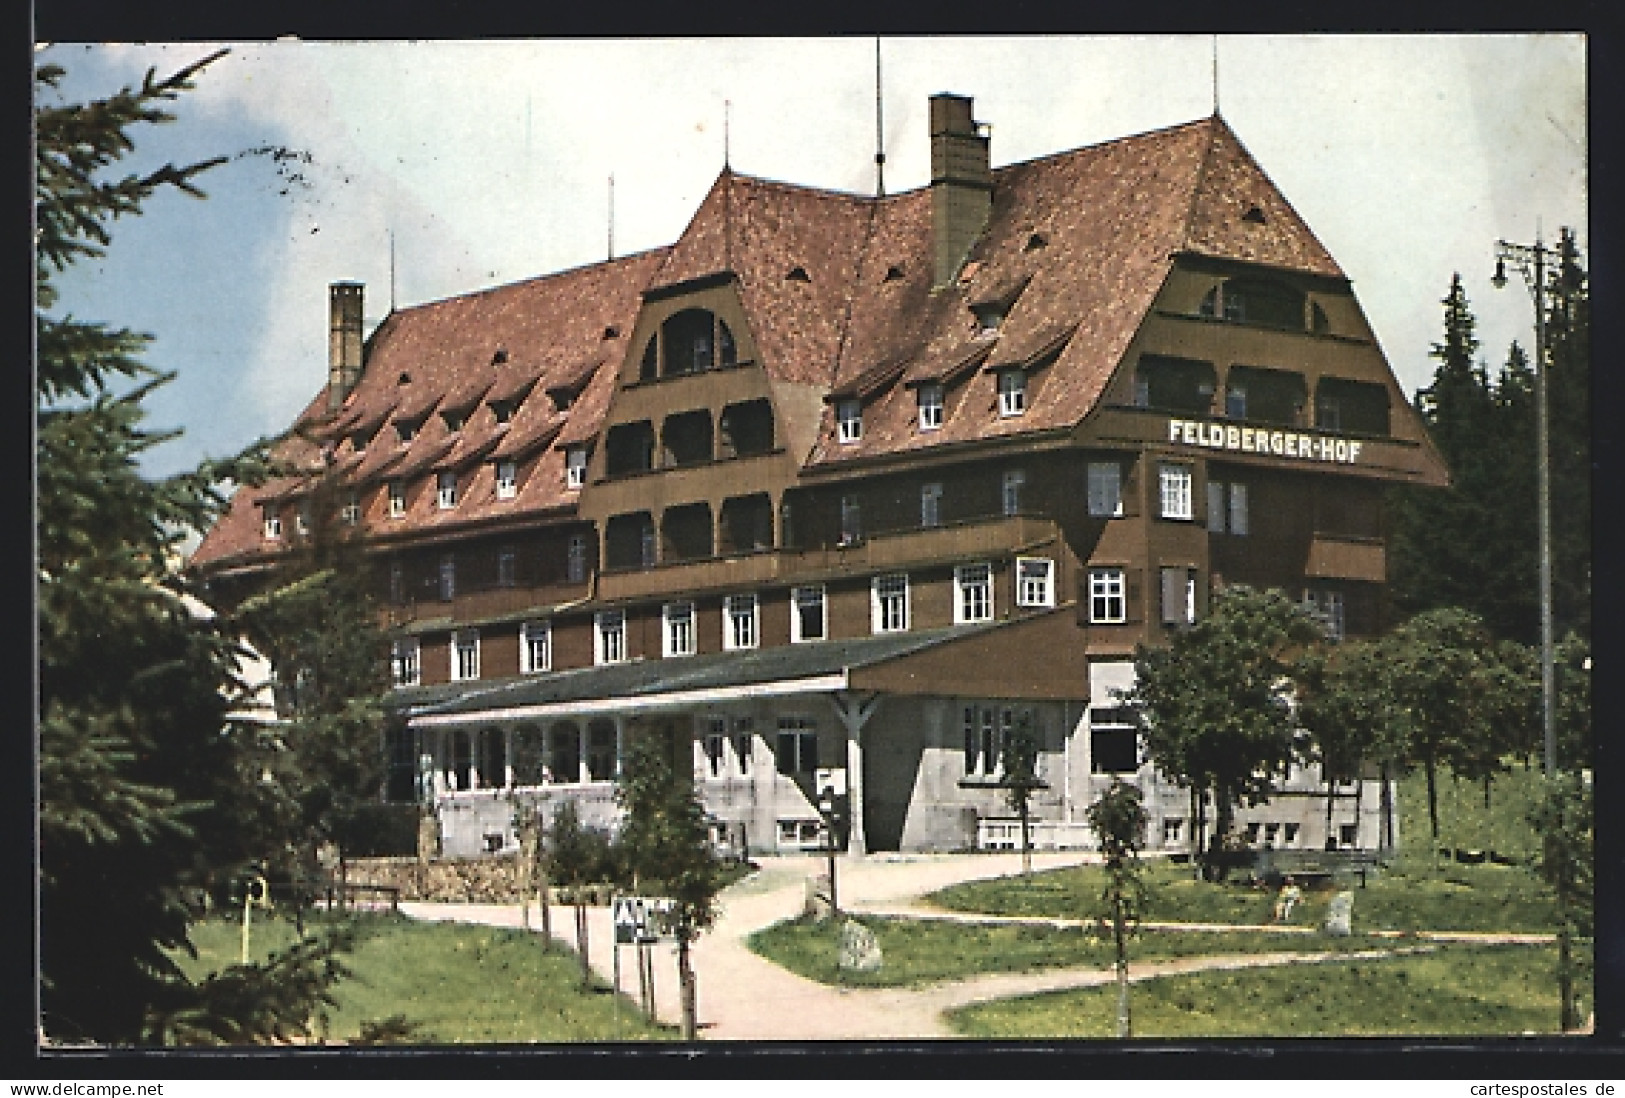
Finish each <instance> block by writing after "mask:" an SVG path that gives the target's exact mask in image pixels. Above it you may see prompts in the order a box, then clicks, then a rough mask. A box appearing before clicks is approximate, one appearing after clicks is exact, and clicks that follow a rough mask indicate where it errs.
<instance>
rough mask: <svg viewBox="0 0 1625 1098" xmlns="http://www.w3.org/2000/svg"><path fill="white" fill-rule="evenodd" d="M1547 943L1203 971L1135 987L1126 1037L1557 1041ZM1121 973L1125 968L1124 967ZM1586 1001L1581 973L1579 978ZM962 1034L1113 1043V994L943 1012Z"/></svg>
mask: <svg viewBox="0 0 1625 1098" xmlns="http://www.w3.org/2000/svg"><path fill="white" fill-rule="evenodd" d="M1556 964H1557V950H1556V948H1555V947H1551V946H1539V947H1530V946H1441V947H1439V948H1438V950H1437V951H1436V952H1433V953H1429V954H1427V955H1423V956H1406V957H1394V958H1388V959H1383V960H1366V959H1360V960H1354V961H1342V962H1331V963H1324V964H1317V965H1315V966H1314V968H1313V969H1307V970H1306V969H1305V968H1303V967H1302V966H1298V965H1291V966H1286V967H1283V968H1272V969H1251V970H1243V971H1214V972H1202V973H1196V974H1192V975H1186V976H1169V977H1165V978H1161V979H1155V980H1148V981H1144V982H1139V983H1136V984H1134V986H1133V991H1132V992H1131V997H1130V1008H1131V1013H1132V1017H1133V1036H1135V1037H1175V1038H1184V1037H1219V1038H1237V1037H1260V1038H1267V1037H1375V1036H1402V1035H1410V1036H1414V1035H1427V1036H1474V1037H1483V1036H1504V1035H1515V1034H1523V1033H1545V1034H1550V1033H1555V1032H1556V1029H1557V1018H1558V1009H1557V984H1556V980H1555V979H1554V977H1553V975H1552V973H1553V971H1554V970H1555V968H1556ZM1130 971H1131V972H1132V971H1133V966H1132V964H1131V965H1130ZM1583 975H1584V980H1583V981H1582V983H1581V986H1582V988H1584V989H1586V990H1585V994H1584V998H1585V1000H1586V1001H1589V1000H1590V994H1589V986H1590V972H1589V969H1588V970H1586V971H1585V972H1584V974H1583ZM947 1020H948V1024H949V1025H950V1026H952V1027H953V1028H954V1029H955V1030H957V1031H958V1032H960V1033H962V1034H964V1035H965V1036H967V1037H979V1038H982V1037H985V1038H1039V1037H1042V1038H1067V1037H1082V1038H1089V1037H1097V1038H1098V1037H1108V1038H1109V1037H1115V1036H1117V990H1116V987H1115V985H1109V986H1104V987H1099V988H1087V989H1082V990H1078V991H1064V992H1053V993H1050V994H1046V995H1035V996H1031V997H1025V998H1018V999H1004V1000H1000V1001H998V1002H994V1003H986V1004H982V1005H978V1006H973V1007H965V1008H962V1009H960V1010H955V1011H951V1012H949V1014H948V1015H947Z"/></svg>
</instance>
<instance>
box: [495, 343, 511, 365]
mask: <svg viewBox="0 0 1625 1098" xmlns="http://www.w3.org/2000/svg"><path fill="white" fill-rule="evenodd" d="M506 361H508V348H506V347H498V348H497V350H496V354H494V355H492V356H491V362H492V363H493V364H494V365H501V364H502V363H504V362H506Z"/></svg>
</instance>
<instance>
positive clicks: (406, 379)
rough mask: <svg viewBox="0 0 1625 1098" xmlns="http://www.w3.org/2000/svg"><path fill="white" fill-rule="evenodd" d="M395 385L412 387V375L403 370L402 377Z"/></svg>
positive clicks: (397, 379) (396, 380)
mask: <svg viewBox="0 0 1625 1098" xmlns="http://www.w3.org/2000/svg"><path fill="white" fill-rule="evenodd" d="M395 384H397V385H410V384H412V375H411V374H409V373H407V372H406V371H405V370H402V371H401V376H400V377H398V378H396V379H395Z"/></svg>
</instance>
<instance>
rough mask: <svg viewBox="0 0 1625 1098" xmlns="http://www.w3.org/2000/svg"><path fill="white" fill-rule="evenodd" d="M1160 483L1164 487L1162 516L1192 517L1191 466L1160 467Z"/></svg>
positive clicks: (1170, 517)
mask: <svg viewBox="0 0 1625 1098" xmlns="http://www.w3.org/2000/svg"><path fill="white" fill-rule="evenodd" d="M1158 483H1159V485H1160V486H1161V489H1162V517H1163V518H1165V519H1188V518H1190V517H1191V467H1190V466H1189V465H1163V466H1161V467H1160V469H1159V476H1158Z"/></svg>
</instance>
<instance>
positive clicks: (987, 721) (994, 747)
mask: <svg viewBox="0 0 1625 1098" xmlns="http://www.w3.org/2000/svg"><path fill="white" fill-rule="evenodd" d="M964 718H965V720H964V732H965V776H966V777H984V778H993V777H997V776H998V774H999V773H1000V772H1001V767H1002V765H1003V758H1004V748H1005V744H1007V743H1008V742H1009V740H1010V733H1011V730H1012V729H1014V728H1015V722H1016V713H1015V710H1013V709H1009V708H1004V709H996V708H994V707H993V706H985V705H967V706H965V708H964Z"/></svg>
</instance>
